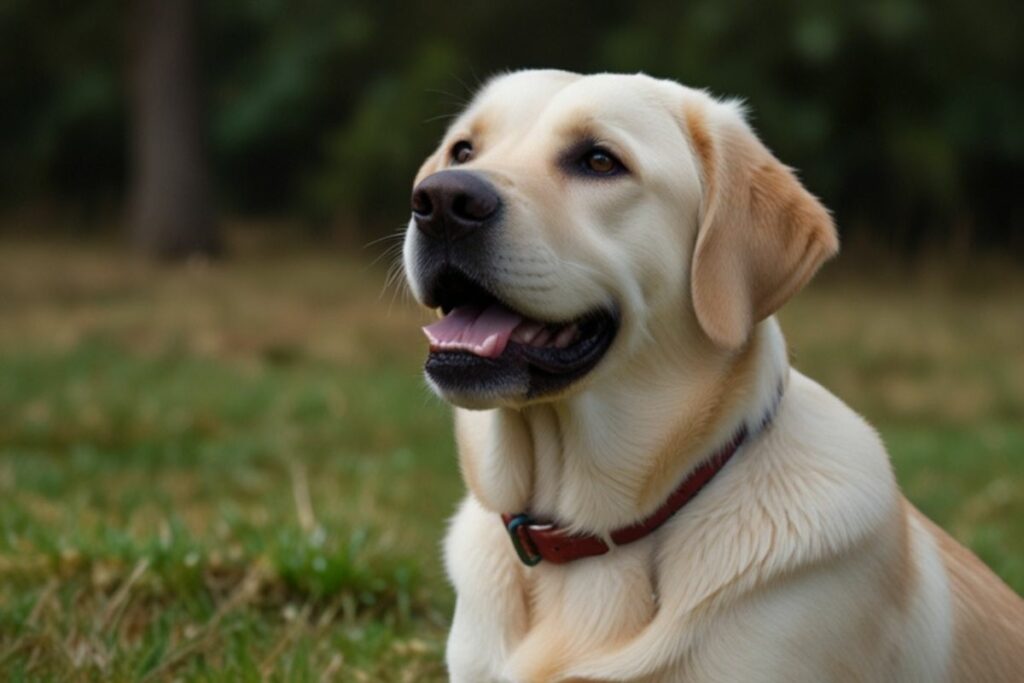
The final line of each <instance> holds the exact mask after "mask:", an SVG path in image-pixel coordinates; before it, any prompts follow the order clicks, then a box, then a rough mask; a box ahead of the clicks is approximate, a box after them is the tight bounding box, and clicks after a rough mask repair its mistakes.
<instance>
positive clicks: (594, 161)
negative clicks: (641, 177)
mask: <svg viewBox="0 0 1024 683" xmlns="http://www.w3.org/2000/svg"><path fill="white" fill-rule="evenodd" d="M580 162H581V164H582V166H583V170H584V171H585V172H587V173H589V174H591V175H602V176H606V175H615V174H617V173H621V172H622V171H624V170H625V168H624V167H623V165H622V163H620V162H619V160H618V159H616V158H615V156H614V155H612V153H611V152H607V151H605V150H603V149H601V148H600V147H595V148H594V149H591V150H589V151H587V153H586V154H584V155H583V158H582V159H580Z"/></svg>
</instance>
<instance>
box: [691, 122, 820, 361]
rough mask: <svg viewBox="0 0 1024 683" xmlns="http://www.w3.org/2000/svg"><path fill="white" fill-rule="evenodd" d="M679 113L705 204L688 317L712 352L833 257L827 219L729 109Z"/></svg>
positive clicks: (735, 344) (740, 338)
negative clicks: (698, 170) (699, 175)
mask: <svg viewBox="0 0 1024 683" xmlns="http://www.w3.org/2000/svg"><path fill="white" fill-rule="evenodd" d="M713 107H714V112H713V114H712V115H711V116H708V115H707V114H706V113H705V112H706V111H707V110H706V109H704V108H703V107H701V108H698V107H697V106H696V105H694V106H691V107H688V108H687V109H686V110H685V113H686V123H687V128H688V129H689V133H690V139H691V141H692V143H693V147H694V150H695V152H696V154H697V156H698V157H699V159H700V161H701V164H702V165H703V175H704V202H703V207H702V212H701V219H700V230H699V232H698V233H697V244H696V247H695V248H694V251H693V262H692V264H691V269H690V289H691V295H692V298H693V307H694V310H695V312H696V314H697V320H698V321H699V322H700V325H701V327H702V328H703V329H704V332H705V333H706V334H707V335H708V337H710V338H711V340H712V341H714V342H715V344H717V345H718V346H721V347H723V348H728V349H737V348H739V347H741V346H742V345H743V344H744V342H746V340H747V338H748V337H749V336H750V333H751V330H752V329H753V327H754V325H755V324H756V323H758V322H760V321H761V320H763V319H765V318H767V317H768V316H769V315H771V314H772V313H774V312H775V311H776V310H778V308H779V307H780V306H782V304H784V303H785V302H786V301H787V300H788V299H789V298H790V297H791V296H793V295H794V294H795V293H796V292H798V291H799V290H800V289H801V288H802V287H803V286H804V285H805V284H806V283H807V281H808V280H810V279H811V276H812V275H814V273H815V271H817V270H818V268H819V267H820V266H821V264H822V263H824V262H825V260H826V259H828V258H830V257H831V256H834V255H835V254H836V252H837V251H839V239H838V236H837V235H836V229H835V226H834V225H833V223H832V218H831V216H830V215H829V213H828V211H827V210H826V209H825V207H823V206H822V205H821V203H820V202H818V200H817V199H816V198H815V197H814V196H813V195H811V193H809V192H808V191H807V190H806V189H805V188H804V187H803V185H801V184H800V181H798V180H797V179H796V176H794V175H793V172H792V171H791V170H790V169H789V168H787V167H786V166H784V165H783V164H782V163H781V162H780V161H779V160H778V159H776V158H775V157H774V156H773V155H772V153H771V152H769V151H768V149H767V148H766V147H765V146H764V145H763V144H762V143H761V141H760V140H758V139H757V136H756V135H754V132H753V131H752V130H751V129H750V127H749V126H748V125H747V123H746V121H744V119H743V116H742V113H741V110H740V107H739V106H738V105H737V104H735V103H716V104H715V105H713Z"/></svg>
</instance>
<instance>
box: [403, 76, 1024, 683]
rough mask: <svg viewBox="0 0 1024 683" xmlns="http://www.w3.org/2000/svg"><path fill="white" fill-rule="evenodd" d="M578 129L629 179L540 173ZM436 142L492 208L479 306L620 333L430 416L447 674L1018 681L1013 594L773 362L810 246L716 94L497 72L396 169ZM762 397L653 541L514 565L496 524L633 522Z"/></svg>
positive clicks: (819, 215)
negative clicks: (443, 436) (452, 597)
mask: <svg viewBox="0 0 1024 683" xmlns="http://www.w3.org/2000/svg"><path fill="white" fill-rule="evenodd" d="M581 137H592V138H595V139H597V140H599V141H601V143H602V144H604V145H606V146H607V147H609V148H610V149H611V150H612V151H613V152H615V153H616V154H617V155H618V156H619V157H620V158H621V159H622V160H623V162H624V163H625V165H626V166H627V168H629V171H630V173H629V175H627V176H623V177H619V178H613V179H602V180H599V181H596V182H594V181H588V180H583V181H581V180H579V179H576V178H572V177H570V176H569V175H567V174H566V173H564V171H563V170H562V169H560V168H559V166H558V164H557V158H558V154H559V153H560V152H561V150H563V149H564V148H566V147H567V146H568V145H570V144H572V143H573V142H574V141H576V140H578V139H579V138H581ZM463 139H468V140H471V141H472V142H473V146H474V149H475V156H474V158H473V160H472V161H471V162H470V163H469V164H467V165H466V166H465V168H466V169H468V170H476V171H478V172H480V173H482V174H484V175H485V176H486V177H487V178H488V179H489V180H490V181H491V182H492V183H494V184H495V185H496V186H497V187H498V189H499V191H500V192H501V193H502V195H503V198H504V200H505V202H506V205H507V217H506V219H505V222H504V224H503V227H502V237H501V242H500V251H501V253H502V254H503V255H505V256H506V257H507V259H506V261H505V263H506V264H507V265H506V266H505V267H503V268H502V269H500V271H499V272H496V273H495V283H496V285H495V286H497V287H498V288H499V289H500V294H501V296H502V298H503V299H505V300H506V301H507V302H508V303H509V304H510V305H512V306H514V307H516V308H517V309H518V310H520V311H522V312H523V313H526V314H528V315H531V316H534V317H540V318H544V319H556V320H560V319H572V318H573V317H575V316H578V315H580V314H582V313H583V312H585V311H587V310H590V309H592V308H594V307H596V306H600V305H603V304H607V303H608V302H610V301H613V302H615V303H616V304H617V305H618V307H619V309H620V311H621V314H622V324H621V329H620V331H619V334H618V337H617V339H616V342H615V344H614V345H613V347H612V349H611V350H610V351H609V353H608V354H607V356H606V357H605V358H604V359H603V360H602V361H601V363H600V364H599V365H598V367H597V368H595V370H594V371H592V372H591V373H590V374H589V375H588V376H587V377H586V378H584V379H583V380H582V381H580V382H578V383H577V384H576V385H574V386H573V387H571V388H570V389H568V390H567V391H565V392H563V394H562V395H559V396H556V397H549V398H547V399H543V400H538V401H534V402H529V403H515V402H508V401H502V400H496V401H495V402H494V405H491V406H480V405H473V406H472V407H474V408H480V407H486V408H488V409H486V410H466V409H462V408H457V409H456V418H455V419H456V434H457V437H458V445H459V460H460V464H461V468H462V472H463V475H464V478H465V480H466V483H467V486H468V488H469V493H468V495H467V497H466V499H465V501H464V502H463V503H462V505H461V507H460V509H459V511H458V513H457V514H456V515H455V518H454V520H453V522H452V526H451V529H450V531H449V533H448V537H447V541H446V544H445V558H446V563H447V569H448V573H449V575H450V578H451V581H452V583H453V585H454V586H455V590H456V592H457V596H458V597H457V605H456V611H455V616H454V621H453V624H452V630H451V635H450V638H449V643H448V656H447V659H448V666H449V670H450V675H451V679H452V680H453V681H456V682H457V683H463V682H473V683H482V682H485V681H514V682H517V683H518V682H522V683H525V682H534V681H538V682H539V681H570V680H571V681H679V682H683V681H685V682H687V683H701V682H710V681H721V682H728V683H734V682H739V681H743V682H752V681H778V682H785V683H795V682H799V681H807V682H809V683H811V682H813V683H820V682H822V681H908V682H909V681H920V682H922V683H923V682H928V683H933V682H941V681H971V682H974V681H978V682H982V681H984V682H986V683H988V682H997V681H1019V680H1024V668H1022V667H1024V607H1022V603H1021V600H1020V599H1019V598H1018V597H1017V596H1016V595H1014V594H1013V592H1012V591H1010V589H1008V588H1007V587H1006V586H1005V585H1004V584H1002V583H1001V582H1000V581H999V579H998V578H996V577H995V576H994V575H992V574H991V572H989V571H988V570H987V569H986V568H985V567H984V566H983V565H982V564H981V563H980V562H978V561H977V560H976V558H973V556H971V555H970V553H969V552H968V551H966V550H964V549H963V548H961V547H959V546H957V545H956V543H955V542H954V541H952V540H951V539H949V538H948V537H947V536H945V535H944V534H942V532H941V531H939V530H937V529H936V528H935V527H933V526H932V525H931V524H930V523H929V522H927V520H925V519H924V518H923V517H921V516H920V514H919V513H917V512H916V511H915V510H914V509H913V508H912V506H911V505H910V504H909V503H908V502H907V501H906V500H905V499H904V498H903V496H902V495H901V494H900V492H899V489H898V488H897V485H896V482H895V480H894V478H893V473H892V469H891V467H890V464H889V460H888V456H887V454H886V452H885V449H884V447H883V445H882V444H881V442H880V441H879V439H878V436H877V435H876V433H875V432H874V430H873V429H872V428H871V427H870V426H869V425H867V424H866V423H865V422H864V421H863V420H861V419H860V418H859V417H858V416H857V415H856V414H855V413H854V412H853V411H852V410H850V409H849V408H848V407H847V406H845V405H844V404H843V403H842V402H841V401H839V400H838V399H837V398H835V397H834V396H832V395H831V394H830V393H828V392H827V391H826V390H825V389H823V388H822V387H820V386H819V385H817V384H815V383H814V382H813V381H811V380H810V379H807V378H806V377H804V376H803V375H801V374H799V373H798V372H796V371H795V370H793V369H791V368H790V367H789V362H788V356H787V351H786V346H785V342H784V340H783V337H782V333H781V331H780V329H779V326H778V325H777V324H776V322H775V320H774V318H772V317H771V314H772V313H773V312H774V311H775V310H776V309H777V308H778V307H779V306H781V305H782V304H783V303H784V301H785V300H786V299H787V298H789V297H790V296H791V295H792V294H793V293H795V292H796V291H797V290H799V289H800V288H801V287H802V286H803V285H804V284H805V283H806V281H807V280H808V279H809V278H810V277H811V275H813V273H814V271H815V270H816V269H817V268H818V266H819V265H820V264H821V262H822V261H823V260H824V259H826V258H827V257H828V256H830V255H831V254H833V253H834V252H835V251H836V249H837V242H836V236H835V231H834V229H833V227H832V224H831V220H830V218H829V217H828V214H827V213H826V212H825V210H824V209H823V208H822V207H821V206H820V204H819V203H818V202H817V200H815V199H814V198H813V197H812V196H811V195H810V194H808V193H807V192H806V190H804V189H803V187H802V186H801V185H800V184H799V182H798V181H797V180H796V179H795V177H794V176H793V174H792V173H791V172H790V171H789V170H788V169H786V168H785V167H784V166H782V164H780V163H779V162H778V161H777V160H776V159H775V158H774V157H773V156H772V155H771V154H770V153H769V152H768V150H767V149H765V148H764V146H763V145H762V144H761V143H760V142H759V141H758V140H757V138H756V137H755V136H754V134H753V132H752V131H751V129H750V128H749V126H748V125H747V124H746V122H745V120H744V116H743V112H742V110H741V108H740V107H739V106H738V105H737V104H735V103H732V102H722V101H718V100H715V99H713V98H712V97H710V96H708V95H707V94H705V93H704V92H702V91H697V90H692V89H688V88H684V87H683V86H680V85H678V84H676V83H673V82H668V81H658V80H654V79H651V78H648V77H645V76H618V75H598V76H588V77H583V76H578V75H575V74H569V73H564V72H555V71H527V72H520V73H514V74H510V75H506V76H503V77H500V78H498V79H495V80H494V81H492V82H491V83H490V84H488V85H487V86H486V87H485V88H484V89H483V91H482V92H481V93H480V94H479V95H478V96H477V98H476V99H475V100H474V102H473V103H472V104H471V105H470V107H469V108H468V109H467V111H466V112H465V113H464V114H463V115H462V116H461V117H460V118H459V119H458V120H457V121H456V122H455V123H454V124H453V126H452V127H451V129H450V130H449V132H448V134H447V135H446V137H445V140H444V141H443V143H442V144H441V146H440V147H439V149H438V151H437V152H436V153H435V154H434V155H433V156H432V157H431V158H430V159H428V160H427V162H426V163H425V164H424V166H423V169H422V170H421V171H420V174H419V177H418V178H417V181H418V180H420V179H422V178H423V177H426V176H427V175H429V174H430V173H433V172H435V171H437V170H440V169H442V168H445V167H447V165H448V161H447V159H448V153H449V149H450V148H451V146H452V144H454V143H455V142H456V141H458V140H463ZM416 233H417V231H416V230H412V229H410V230H409V233H408V237H407V241H406V270H407V275H408V278H409V283H410V286H411V288H412V290H413V292H414V294H416V295H417V296H421V295H422V292H421V290H420V286H419V282H418V273H417V272H416V262H415V258H414V255H415V253H416V249H417V240H418V239H420V237H418V236H417V234H416ZM780 384H782V385H783V386H784V393H783V397H782V400H781V403H780V404H779V407H778V412H777V414H776V417H775V419H774V421H773V423H772V424H771V426H770V427H769V428H768V429H767V430H765V431H764V432H761V433H759V434H757V435H756V436H754V437H753V438H752V439H751V440H750V441H748V442H747V443H746V444H745V445H744V446H743V447H742V449H741V450H740V451H739V453H737V455H736V456H735V458H734V459H733V460H732V461H731V462H730V464H729V465H728V466H727V467H726V468H725V469H724V470H723V471H722V472H720V473H719V474H718V475H717V476H716V478H715V479H714V480H713V481H712V482H711V484H709V485H708V486H707V487H706V488H705V489H704V490H703V491H702V492H701V493H700V495H698V496H697V497H696V498H695V499H694V500H693V501H692V502H690V503H689V504H688V505H687V506H686V507H685V508H684V509H683V510H682V511H680V512H679V513H678V514H676V515H675V516H674V517H672V518H671V520H670V521H669V522H668V523H666V524H665V525H664V526H663V527H661V528H660V529H659V530H658V531H656V532H655V533H653V534H651V535H650V536H648V537H646V538H644V539H643V540H641V541H638V542H636V543H633V544H630V545H627V546H621V547H618V548H613V550H612V551H611V552H609V553H608V554H606V555H603V556H600V557H596V558H589V559H584V560H580V561H577V562H574V563H571V564H567V565H562V566H557V565H551V564H547V563H541V564H540V565H538V566H536V567H533V568H527V567H525V566H523V565H522V564H520V563H519V561H518V559H517V558H516V555H515V553H514V552H513V549H512V547H511V544H510V543H509V540H508V537H507V535H506V533H505V531H504V528H503V526H502V524H501V522H500V519H499V516H498V515H499V513H502V512H507V513H516V512H520V511H523V510H530V511H531V512H532V513H533V514H535V515H537V516H540V517H547V518H552V519H557V520H559V521H560V522H561V523H563V524H565V525H567V526H569V527H572V528H574V529H578V530H581V531H585V532H589V533H596V534H602V535H606V534H607V533H608V532H610V531H611V530H613V529H615V528H618V527H621V526H624V525H627V524H630V523H633V522H635V521H637V520H638V519H640V518H642V517H643V516H645V515H647V514H649V513H650V512H651V511H653V510H654V509H656V508H657V507H658V506H659V505H660V504H661V503H662V501H663V500H664V499H665V497H666V496H667V495H668V493H669V492H670V491H671V490H672V489H673V488H674V487H675V486H676V485H677V483H678V482H679V481H680V480H681V479H682V477H683V476H685V474H686V472H687V471H688V470H689V469H690V468H692V467H693V466H694V465H695V464H696V463H698V462H699V461H700V459H701V458H703V457H705V456H707V455H708V454H709V453H711V452H712V451H714V450H715V448H716V447H717V446H718V445H720V444H721V443H723V442H724V441H725V440H726V439H728V438H729V436H730V435H731V434H733V433H734V432H735V430H736V429H737V428H738V427H739V426H740V425H741V424H744V423H745V424H747V425H748V426H749V427H751V428H754V427H756V425H757V424H758V422H759V421H760V420H761V419H762V417H763V416H764V415H765V413H766V412H767V411H768V410H769V409H770V407H771V405H772V404H773V402H774V401H775V400H776V397H777V391H778V387H779V386H780ZM443 395H444V397H445V398H447V399H448V400H450V401H452V402H453V403H455V404H456V405H460V404H463V403H465V402H466V400H465V397H461V396H459V395H449V394H443Z"/></svg>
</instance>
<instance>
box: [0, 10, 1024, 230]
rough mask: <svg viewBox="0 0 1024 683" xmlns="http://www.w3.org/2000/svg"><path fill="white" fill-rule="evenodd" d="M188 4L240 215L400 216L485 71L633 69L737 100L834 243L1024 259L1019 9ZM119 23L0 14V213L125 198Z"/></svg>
mask: <svg viewBox="0 0 1024 683" xmlns="http://www.w3.org/2000/svg"><path fill="white" fill-rule="evenodd" d="M201 4H202V12H203V16H202V34H203V46H202V48H203V64H204V73H203V76H204V78H205V83H206V92H207V102H208V114H209V134H210V137H211V143H212V145H211V146H212V150H213V154H214V157H215V159H214V161H215V166H216V168H217V170H218V182H219V186H220V190H221V194H222V197H223V199H224V201H225V203H226V204H227V205H228V206H229V207H230V208H232V209H234V210H235V211H242V212H247V213H250V214H268V213H269V214H277V213H282V212H298V213H299V214H301V215H303V216H305V217H306V218H307V219H309V220H310V221H312V222H314V223H320V224H323V223H324V222H327V221H331V220H334V221H341V222H344V223H345V224H347V225H352V224H353V221H352V219H354V218H355V219H361V220H360V221H358V222H357V223H356V224H361V225H363V226H367V225H368V226H371V229H372V226H374V225H386V226H388V227H390V226H393V225H396V224H398V223H400V222H401V221H402V220H403V218H404V215H405V211H406V207H405V198H406V196H407V194H408V189H409V187H408V185H409V182H410V179H411V178H412V176H413V174H414V172H415V169H416V167H417V165H418V163H419V161H420V159H421V158H422V157H423V156H424V155H425V153H426V152H427V151H428V150H429V149H430V148H431V146H432V145H433V144H434V143H435V141H436V139H437V138H438V136H439V134H440V132H441V130H442V129H443V125H444V120H443V118H438V117H439V116H441V117H443V115H446V114H451V113H454V112H455V111H457V109H458V108H459V105H460V102H461V101H462V100H463V99H464V98H465V97H467V96H468V95H469V94H470V92H471V91H472V90H473V88H474V87H475V86H476V85H477V83H478V82H479V81H480V80H482V79H484V78H486V77H487V76H489V75H491V74H494V73H496V72H499V71H501V70H504V69H515V68H522V67H530V66H550V67H561V68H568V69H575V70H582V71H602V70H606V71H627V72H630V71H637V70H643V71H645V72H648V73H652V74H655V75H661V76H665V77H672V78H677V79H679V80H681V81H683V82H685V83H688V84H692V85H695V86H700V87H707V88H709V89H710V90H712V91H713V92H716V93H720V94H724V95H731V96H741V97H743V98H745V99H746V100H747V101H748V103H749V104H750V108H751V110H752V111H753V113H754V120H755V123H756V125H757V127H758V128H759V129H760V130H761V132H762V134H763V135H764V137H765V138H766V139H767V141H768V142H769V144H770V146H772V147H773V148H774V149H775V150H776V151H777V152H778V153H779V154H780V156H781V157H782V158H783V159H784V160H786V161H787V163H790V164H792V165H794V166H796V167H797V168H799V169H801V170H802V172H803V175H804V177H805V178H806V180H807V183H808V184H809V186H810V187H811V188H812V189H813V190H814V191H815V192H817V193H819V194H820V195H822V196H823V198H824V199H825V200H826V203H827V204H829V205H830V206H831V207H833V208H834V209H835V210H836V213H837V215H838V217H839V222H840V225H841V226H842V227H843V229H844V230H845V231H846V232H847V234H848V236H849V235H851V234H852V235H855V236H856V237H857V238H858V239H860V238H863V239H871V240H872V241H875V242H879V241H881V242H882V243H886V244H892V245H895V246H897V247H901V248H907V249H919V248H923V247H926V246H928V245H929V244H934V243H951V244H953V245H954V246H959V247H963V246H969V245H970V244H971V243H972V242H975V243H980V244H982V245H989V246H992V245H1001V246H1007V245H1009V246H1013V247H1024V216H1022V214H1021V211H1020V206H1019V202H1018V200H1017V196H1016V195H1017V187H1016V186H1017V183H1018V182H1019V178H1020V177H1022V174H1024V131H1022V129H1021V127H1020V126H1019V125H1017V124H1018V122H1019V121H1020V120H1022V119H1024V94H1022V91H1021V89H1020V88H1019V87H1018V84H1019V82H1020V81H1021V80H1022V78H1024V50H1021V49H1020V44H1021V41H1022V35H1021V32H1020V29H1019V26H1020V23H1019V22H1018V21H1017V15H1018V14H1019V12H1018V7H1017V6H1016V4H1015V3H1014V2H1011V0H984V1H982V2H964V1H963V0H940V1H938V2H924V0H869V1H866V2H860V3H842V2H837V1H834V0H832V1H829V2H824V3H821V2H810V1H805V0H786V1H785V2H777V3H755V2H749V1H748V0H694V1H693V2H687V3H664V2H657V1H654V0H641V1H640V2H637V3H632V4H630V5H628V6H627V5H619V6H616V7H614V8H605V9H604V10H603V11H602V10H599V9H598V8H596V7H595V5H594V4H593V3H587V2H582V0H569V1H567V2H558V3H551V2H541V1H540V0H527V1H525V2H517V3H470V4H466V3H447V4H446V3H427V2H413V3H406V2H398V1H397V0H387V1H383V2H370V1H369V0H352V1H351V2H345V3H335V2H328V1H327V0H311V1H310V2H304V3H299V4H296V3H287V2H284V1H283V0H261V1H260V2H248V3H239V2H229V1H228V0H219V1H217V2H208V3H201ZM125 16H128V14H127V8H126V4H125V3H124V2H116V1H114V0H105V1H101V2H93V3H79V4H72V5H67V4H66V3H53V2H42V3H40V2H29V1H28V0H11V2H8V3H6V4H5V8H4V9H2V10H0V45H3V46H4V47H3V48H0V49H3V50H4V54H3V56H2V58H0V76H2V78H0V98H2V101H3V102H5V103H6V104H5V106H4V107H3V108H2V109H3V112H2V113H0V117H3V118H2V120H0V150H2V152H0V153H2V155H3V157H2V158H0V178H2V181H3V182H2V183H0V188H2V190H0V193H2V199H3V201H4V202H5V203H6V204H8V205H11V204H17V203H18V202H21V201H25V200H31V199H35V200H37V201H38V200H39V199H41V198H51V199H54V198H55V199H58V200H61V201H64V202H71V203H73V204H76V205H84V206H92V205H95V204H97V202H103V201H106V202H110V201H112V200H113V199H116V198H118V197H121V196H122V195H123V192H124V185H125V170H124V167H125V156H126V150H125V138H126V132H125V128H126V115H125V104H124V102H125V92H124V87H123V85H122V78H121V76H122V74H123V72H124V71H125V69H126V65H127V64H129V63H130V61H131V50H130V45H131V41H130V33H131V22H130V21H127V20H126V19H125V18H124V17H125ZM362 229H363V230H364V231H365V230H367V229H368V228H366V227H363V228H362Z"/></svg>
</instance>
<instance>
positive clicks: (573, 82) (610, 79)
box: [456, 70, 671, 136]
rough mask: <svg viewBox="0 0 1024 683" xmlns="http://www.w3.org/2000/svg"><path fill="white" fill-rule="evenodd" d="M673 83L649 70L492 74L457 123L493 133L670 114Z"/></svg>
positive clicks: (478, 132)
mask: <svg viewBox="0 0 1024 683" xmlns="http://www.w3.org/2000/svg"><path fill="white" fill-rule="evenodd" d="M670 87H671V86H670V84H667V83H665V82H664V81H658V80H656V79H653V78H650V77H648V76H644V75H640V74H637V75H624V74H596V75H592V76H581V75H579V74H574V73H570V72H566V71H547V70H545V71H520V72H515V73H512V74H508V75H505V76H501V77H498V78H496V79H494V80H492V81H491V82H490V83H488V84H487V86H485V87H484V88H483V90H481V91H480V93H479V94H478V95H477V96H476V98H474V100H473V102H472V103H471V104H470V106H469V108H468V109H467V110H466V112H465V113H464V114H463V116H462V117H460V120H459V121H458V122H457V123H456V127H459V128H463V129H469V131H470V132H471V133H472V134H474V135H479V136H487V135H488V134H500V133H502V132H507V131H510V130H516V129H523V128H525V127H533V126H535V125H537V124H538V123H540V124H542V125H544V124H546V125H551V126H560V125H561V126H572V125H575V124H579V123H586V122H587V121H589V120H593V119H600V120H602V121H606V122H616V121H618V122H622V123H628V122H630V121H635V120H638V119H650V118H651V117H652V116H655V115H656V113H657V112H663V113H665V114H668V106H667V104H668V102H669V100H670V94H671V93H670Z"/></svg>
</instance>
